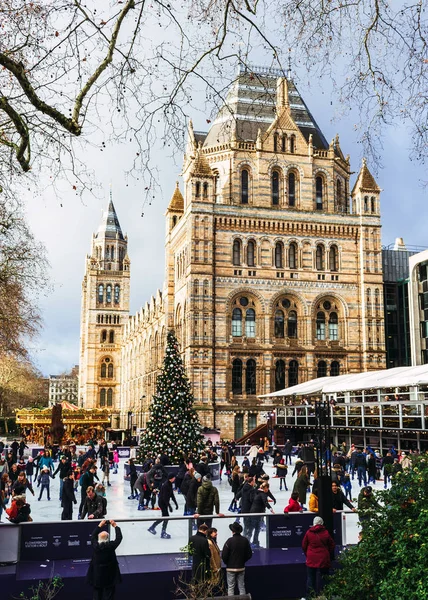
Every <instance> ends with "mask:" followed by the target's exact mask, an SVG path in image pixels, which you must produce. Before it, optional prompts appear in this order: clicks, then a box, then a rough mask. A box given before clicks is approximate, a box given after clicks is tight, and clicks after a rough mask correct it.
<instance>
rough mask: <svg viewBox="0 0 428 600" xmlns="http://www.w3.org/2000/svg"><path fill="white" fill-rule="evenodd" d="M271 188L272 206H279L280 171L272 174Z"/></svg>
mask: <svg viewBox="0 0 428 600" xmlns="http://www.w3.org/2000/svg"><path fill="white" fill-rule="evenodd" d="M271 187H272V205H273V206H279V173H278V171H273V173H272V178H271Z"/></svg>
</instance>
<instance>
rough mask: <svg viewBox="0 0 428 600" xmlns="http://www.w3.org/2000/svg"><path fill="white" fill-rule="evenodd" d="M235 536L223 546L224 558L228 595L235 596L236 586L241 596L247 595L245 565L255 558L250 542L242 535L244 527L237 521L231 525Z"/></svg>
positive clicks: (230, 527)
mask: <svg viewBox="0 0 428 600" xmlns="http://www.w3.org/2000/svg"><path fill="white" fill-rule="evenodd" d="M229 529H230V531H231V532H232V533H233V536H232V537H230V538H229V539H228V540H226V543H225V544H224V546H223V551H222V558H223V562H224V564H225V565H226V578H227V594H228V596H234V595H235V586H236V585H237V586H238V590H239V594H240V595H242V596H243V595H245V594H246V593H247V592H246V591H245V563H246V562H247V561H249V560H250V558H251V557H252V556H253V551H252V550H251V546H250V542H249V541H248V539H247V538H246V537H243V536H242V535H241V533H242V526H241V525H240V523H237V522H236V521H235V522H234V523H231V524H230V525H229Z"/></svg>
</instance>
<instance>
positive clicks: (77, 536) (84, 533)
mask: <svg viewBox="0 0 428 600" xmlns="http://www.w3.org/2000/svg"><path fill="white" fill-rule="evenodd" d="M345 513H351V511H338V512H337V513H335V514H334V516H333V517H334V523H333V524H334V540H335V543H336V545H338V546H344V545H346V514H345ZM256 516H260V517H265V518H266V532H261V534H260V539H262V536H265V540H263V544H264V545H263V547H264V548H282V549H285V547H286V549H288V548H300V547H301V543H302V539H303V536H304V534H305V533H306V531H307V530H308V529H309V527H310V526H311V525H312V522H313V519H314V516H316V513H311V512H309V511H306V512H304V513H287V514H284V513H278V514H271V513H246V514H239V518H240V519H241V523H242V519H245V518H248V517H256ZM201 518H204V519H213V520H214V521H217V522H218V520H222V521H223V520H224V521H226V522H227V521H230V522H233V521H236V519H237V518H238V517H237V516H236V515H225V516H224V517H219V516H218V515H203V517H201ZM160 519H162V520H167V521H187V522H188V537H189V538H190V537H191V536H192V535H193V534H194V533H195V531H194V529H193V524H194V521H195V519H194V517H192V516H182V515H181V516H170V517H162V515H161V514H160V511H156V512H154V513H152V514H151V515H150V517H135V518H132V519H129V518H127V519H115V521H116V523H118V524H120V523H130V524H131V523H132V524H133V523H153V521H155V520H160ZM100 521H101V520H100V519H99V520H95V519H94V520H86V521H85V520H82V521H41V522H34V521H33V522H30V523H20V524H18V525H13V524H3V525H2V526H0V564H13V563H17V562H20V561H33V560H36V561H40V560H41V559H43V560H44V561H45V560H76V559H79V560H89V559H90V558H91V556H92V546H91V535H92V532H93V531H94V529H95V527H96V526H97V525H98V524H99V523H100ZM109 528H110V525H109V524H107V526H106V529H107V530H108V529H109ZM148 539H149V538H148ZM180 545H181V543H180ZM143 549H144V548H143ZM176 551H180V548H177V549H176ZM119 554H120V553H119ZM141 554H152V553H151V552H142V553H141Z"/></svg>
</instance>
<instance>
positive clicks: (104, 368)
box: [101, 363, 107, 379]
mask: <svg viewBox="0 0 428 600" xmlns="http://www.w3.org/2000/svg"><path fill="white" fill-rule="evenodd" d="M106 377H107V365H106V364H105V363H102V364H101V379H105V378H106Z"/></svg>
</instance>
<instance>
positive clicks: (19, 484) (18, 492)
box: [12, 471, 34, 496]
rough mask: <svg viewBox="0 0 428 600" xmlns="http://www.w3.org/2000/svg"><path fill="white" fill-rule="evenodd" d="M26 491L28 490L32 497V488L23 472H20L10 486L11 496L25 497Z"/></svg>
mask: <svg viewBox="0 0 428 600" xmlns="http://www.w3.org/2000/svg"><path fill="white" fill-rule="evenodd" d="M27 490H30V492H31V493H32V494H33V496H34V490H33V486H32V485H31V483H30V482H29V481H28V479H27V478H26V476H25V473H24V471H22V472H21V473H20V474H19V475H18V479H17V480H16V481H15V482H14V483H13V485H12V494H13V496H25V493H26V491H27Z"/></svg>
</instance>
